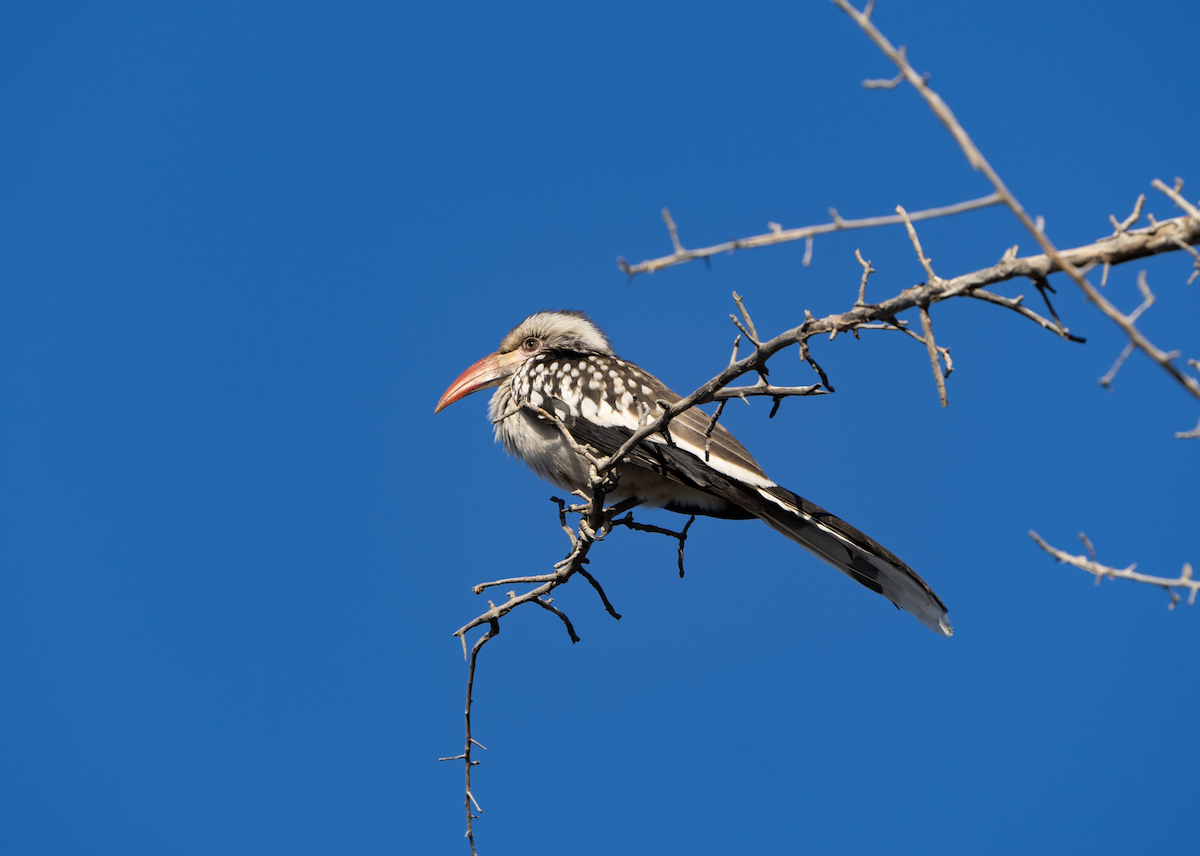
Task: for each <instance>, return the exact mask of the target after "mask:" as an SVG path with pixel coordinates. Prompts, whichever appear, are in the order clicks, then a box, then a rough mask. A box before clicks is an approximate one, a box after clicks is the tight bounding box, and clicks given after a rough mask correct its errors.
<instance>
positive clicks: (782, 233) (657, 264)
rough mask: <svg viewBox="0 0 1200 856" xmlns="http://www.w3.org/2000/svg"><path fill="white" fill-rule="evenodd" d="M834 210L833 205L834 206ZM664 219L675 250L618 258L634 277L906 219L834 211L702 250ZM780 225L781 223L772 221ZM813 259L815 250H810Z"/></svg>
mask: <svg viewBox="0 0 1200 856" xmlns="http://www.w3.org/2000/svg"><path fill="white" fill-rule="evenodd" d="M1001 201H1002V200H1001V198H1000V196H999V195H997V194H995V193H991V194H988V195H987V196H983V197H980V198H979V199H970V200H967V201H966V202H956V203H955V204H953V205H944V206H942V207H940V208H927V209H925V210H923V211H914V212H912V213H911V214H909V215H908V216H909V218H910V219H912V220H913V221H914V222H916V221H918V220H932V219H934V218H936V217H950V216H953V215H955V214H962V213H963V212H965V211H974V210H975V209H977V208H987V207H988V206H990V205H998V204H1000V202H1001ZM831 211H832V209H831ZM663 212H664V214H663V219H664V220H668V224H667V229H668V231H669V232H670V233H671V242H672V245H673V246H674V247H675V252H674V253H672V254H671V255H669V256H661V257H660V258H657V259H646V260H645V261H641V262H638V263H637V264H634V265H631V264H629V263H628V262H626V261H625V259H623V258H619V259H617V266H618V267H620V268H621V271H622V272H623V273H624V274H625V275H626V276H628V277H630V278H632V277H635V276H637V275H638V274H639V273H654V272H655V271H658V270H662V269H663V268H669V267H673V266H674V265H681V264H685V263H687V262H690V261H693V260H695V259H707V258H710V257H711V256H715V255H719V254H721V253H732V252H734V251H735V250H750V249H756V248H758V247H769V246H772V245H774V244H786V243H789V242H791V241H799V240H800V239H802V238H806V239H807V238H812V237H814V236H816V235H827V234H829V233H830V232H842V231H846V230H849V229H872V228H875V227H877V226H894V225H898V224H900V223H902V222H903V220H902V219H901V218H900V217H899V216H896V215H888V216H884V217H864V218H862V219H860V220H843V219H842V218H841V217H838V216H837V212H836V211H834V212H832V213H833V215H834V218H833V220H832V221H831V222H829V223H819V224H817V225H815V226H800V227H799V228H796V229H784V228H778V229H775V228H772V229H771V231H769V232H767V233H766V234H762V235H753V236H751V237H749V238H737V239H735V240H732V241H726V242H725V243H723V244H714V245H713V246H711V247H703V248H701V249H698V250H685V249H683V247H682V246H681V245H680V243H679V238H678V235H677V234H676V232H675V227H674V222H673V221H670V220H669V217H670V214H669V213H666V209H665V208H664V209H663ZM771 225H772V226H778V225H779V224H778V223H773V224H771ZM808 257H809V259H810V260H811V258H812V254H811V252H810V253H808Z"/></svg>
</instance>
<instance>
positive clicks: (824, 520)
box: [755, 487, 954, 636]
mask: <svg viewBox="0 0 1200 856" xmlns="http://www.w3.org/2000/svg"><path fill="white" fill-rule="evenodd" d="M758 493H759V494H761V495H762V497H763V499H765V500H767V502H766V503H764V505H763V506H762V507H761V508H758V509H755V510H756V511H757V512H758V515H759V517H761V518H762V520H763V521H764V522H765V523H766V524H767V525H768V526H770V527H771V528H772V529H774V530H775V531H777V532H779V533H781V534H782V535H784V536H786V537H787V538H789V539H791V540H792V541H795V542H796V543H797V544H799V545H800V546H801V547H803V548H804V549H806V550H808V551H809V552H810V553H812V554H813V555H814V556H816V557H817V558H818V559H821V560H822V561H824V562H826V563H828V564H830V565H832V566H833V567H835V568H837V569H838V570H839V571H841V572H842V573H843V574H845V575H846V576H848V577H850V578H851V579H852V580H854V581H856V582H858V583H861V584H862V585H864V586H866V587H867V588H869V589H871V590H872V591H874V592H877V593H879V594H881V595H883V596H884V597H886V598H887V599H888V600H890V601H891V602H892V603H894V604H895V605H896V606H897V607H899V608H900V609H903V610H904V611H905V612H908V613H911V614H912V615H913V616H914V617H916V619H917V620H918V621H920V622H921V623H922V624H924V625H925V626H926V627H928V628H929V629H930V630H932V631H933V632H935V633H938V634H940V635H942V636H950V635H951V634H952V633H953V632H954V628H953V627H951V626H950V621H949V620H948V619H947V618H946V605H945V604H944V603H942V601H941V598H939V597H938V596H937V595H936V594H934V592H933V589H931V588H930V587H929V586H928V584H926V582H925V581H924V580H923V579H921V578H920V577H919V576H918V575H917V573H916V571H914V570H913V569H912V568H910V567H909V566H908V565H906V564H905V563H904V562H903V561H901V560H900V559H899V558H898V557H896V556H895V555H894V554H893V553H892V552H891V551H890V550H888V549H887V548H886V547H884V546H883V545H882V544H879V543H878V542H877V541H875V540H873V539H872V538H870V537H868V536H867V535H864V534H863V533H862V532H860V531H858V530H857V529H855V528H854V527H853V526H851V525H850V524H849V523H847V522H846V521H844V520H842V519H840V518H838V517H835V516H834V515H832V514H830V513H829V512H828V511H826V510H825V509H823V508H820V507H819V506H816V505H813V504H812V503H811V502H809V501H808V500H806V499H804V498H803V497H801V496H797V495H796V494H794V493H792V492H791V491H790V490H787V489H786V488H782V487H770V488H759V490H758Z"/></svg>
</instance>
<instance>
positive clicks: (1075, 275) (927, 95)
mask: <svg viewBox="0 0 1200 856" xmlns="http://www.w3.org/2000/svg"><path fill="white" fill-rule="evenodd" d="M833 3H834V4H835V5H836V6H837V7H838V8H839V9H841V10H842V11H843V12H845V13H846V14H847V15H849V16H850V18H851V19H852V20H853V21H854V22H855V23H856V24H858V26H859V27H860V28H861V29H862V31H863V32H864V33H866V35H867V37H868V38H870V39H871V41H873V42H874V43H875V45H876V46H877V47H878V48H879V49H880V50H881V51H882V52H883V53H884V55H885V56H887V58H888V59H889V60H891V61H892V63H893V64H894V65H895V66H896V68H897V69H898V70H899V72H900V76H902V77H903V78H904V79H905V80H906V81H908V83H909V84H911V85H912V87H913V88H914V89H916V90H917V93H918V94H919V95H920V96H921V98H923V99H924V101H925V103H926V104H928V105H929V109H930V110H932V111H933V114H934V115H935V116H936V117H937V118H938V120H939V121H941V123H942V124H943V125H945V127H946V129H947V130H948V131H949V132H950V134H951V136H953V137H954V139H955V141H956V142H957V143H958V145H959V148H961V149H962V152H963V154H964V155H965V156H966V158H967V162H968V163H969V164H970V165H971V167H972V168H974V169H976V170H978V171H980V172H982V173H983V174H984V175H985V176H986V177H987V179H988V181H989V182H990V183H991V185H992V187H993V188H994V189H995V191H996V194H997V195H998V196H999V197H1000V199H1001V201H1002V202H1003V203H1004V204H1005V205H1006V206H1007V207H1008V209H1009V210H1010V211H1012V213H1013V215H1014V216H1015V217H1016V218H1017V219H1018V220H1019V221H1020V222H1021V225H1023V226H1024V227H1025V229H1026V230H1027V231H1028V232H1029V233H1030V234H1031V235H1033V238H1034V240H1036V241H1037V242H1038V244H1039V245H1040V246H1041V248H1042V250H1043V251H1044V252H1045V254H1046V256H1047V257H1048V258H1049V259H1050V260H1051V261H1052V262H1053V263H1054V265H1055V266H1056V268H1057V269H1058V270H1061V271H1063V272H1064V273H1066V274H1067V276H1069V277H1070V278H1071V279H1072V280H1073V281H1074V282H1075V284H1076V285H1077V286H1079V288H1080V290H1081V291H1082V292H1083V293H1084V295H1085V296H1086V297H1087V298H1088V300H1090V301H1091V302H1092V303H1093V304H1095V305H1096V307H1097V308H1099V309H1100V311H1101V312H1102V313H1103V314H1104V315H1106V316H1107V317H1108V318H1109V319H1111V320H1112V321H1113V322H1114V323H1115V324H1116V325H1117V326H1118V327H1120V328H1121V329H1122V330H1123V331H1124V332H1125V335H1126V336H1128V337H1129V341H1130V342H1131V343H1132V344H1133V345H1134V347H1135V348H1137V349H1138V350H1140V351H1142V352H1143V353H1145V354H1146V355H1147V356H1148V357H1150V359H1152V360H1154V362H1156V363H1158V364H1159V366H1161V367H1162V368H1163V370H1164V371H1166V372H1167V373H1168V374H1170V375H1171V376H1172V377H1173V378H1175V380H1176V381H1177V382H1178V383H1179V384H1180V385H1181V386H1183V388H1184V389H1186V390H1187V391H1188V392H1189V393H1190V394H1191V395H1192V396H1193V397H1194V398H1196V399H1197V400H1198V401H1200V380H1197V379H1196V378H1194V377H1192V376H1191V375H1189V374H1188V373H1187V372H1185V371H1183V370H1181V369H1180V368H1179V367H1178V366H1177V365H1175V363H1174V361H1173V360H1174V357H1173V356H1172V353H1173V352H1167V351H1164V350H1162V349H1161V348H1159V347H1158V346H1156V345H1155V344H1154V343H1153V342H1151V341H1150V340H1149V339H1148V338H1147V337H1146V336H1145V335H1144V334H1143V333H1142V332H1141V331H1140V330H1139V329H1138V328H1137V325H1136V324H1134V323H1133V322H1131V321H1130V320H1129V319H1128V317H1127V316H1125V315H1124V314H1123V313H1121V311H1120V310H1118V309H1117V308H1116V307H1115V306H1113V305H1112V303H1110V302H1109V301H1108V300H1107V299H1106V298H1105V297H1104V295H1102V294H1101V293H1100V292H1099V291H1098V290H1097V289H1096V288H1095V287H1094V286H1093V285H1092V284H1091V283H1090V282H1088V280H1087V278H1086V277H1085V276H1084V273H1083V271H1081V270H1080V269H1079V266H1078V265H1077V264H1076V263H1075V262H1074V261H1073V260H1072V259H1070V258H1069V257H1068V256H1067V254H1066V253H1061V252H1059V251H1058V249H1057V248H1056V247H1055V246H1054V244H1052V243H1051V242H1050V239H1049V238H1048V237H1047V236H1046V234H1045V228H1044V226H1045V224H1044V223H1043V221H1042V219H1041V218H1040V217H1039V218H1038V219H1037V222H1036V223H1035V222H1034V221H1033V220H1032V219H1031V218H1030V216H1029V214H1028V213H1027V212H1026V211H1025V208H1024V207H1023V206H1022V205H1021V203H1020V201H1019V200H1018V199H1017V197H1016V196H1015V195H1014V194H1013V193H1012V191H1010V190H1009V189H1008V187H1007V186H1006V185H1005V183H1004V182H1003V180H1001V178H1000V176H999V174H998V173H997V172H996V171H995V170H994V169H993V168H992V165H991V164H990V163H988V161H987V159H986V158H985V157H984V156H983V153H982V152H981V151H980V150H979V148H978V147H977V146H976V145H975V142H974V141H973V140H972V139H971V137H970V135H968V134H967V132H966V130H965V129H964V128H963V126H962V124H961V123H960V122H959V121H958V119H957V118H956V117H955V115H954V113H953V111H951V109H950V107H949V106H948V105H947V104H946V102H945V101H943V100H942V98H941V96H940V95H938V94H937V93H936V92H934V91H933V90H932V89H931V88H929V86H928V84H927V80H928V76H927V75H920V74H918V73H917V72H916V70H915V69H914V68H913V67H912V65H911V63H909V61H908V57H907V55H906V54H905V51H904V50H903V49H902V48H896V47H895V46H893V45H892V43H891V42H890V41H889V40H888V39H887V37H886V36H884V35H883V33H881V32H880V31H879V29H878V28H877V27H876V26H875V25H874V24H873V23H871V18H870V14H869V12H868V11H867V10H866V9H864V11H863V12H859V11H858V10H857V9H855V8H854V7H853V6H852V5H851V4H850V3H849V2H848V0H833ZM1151 184H1152V186H1153V187H1154V188H1155V189H1157V190H1159V191H1161V192H1162V193H1164V194H1166V195H1167V196H1168V197H1170V198H1171V199H1172V200H1173V201H1174V202H1175V204H1176V205H1178V206H1179V207H1180V208H1182V209H1183V210H1184V211H1186V212H1187V215H1188V220H1189V231H1190V232H1192V233H1194V232H1195V229H1196V227H1197V226H1198V225H1200V210H1197V208H1196V207H1195V206H1194V205H1192V204H1191V203H1189V202H1188V201H1187V200H1186V199H1184V198H1183V197H1182V195H1181V194H1180V190H1182V188H1183V182H1182V181H1181V180H1179V179H1176V181H1175V187H1174V188H1169V187H1167V186H1166V185H1165V184H1163V182H1161V181H1159V180H1158V179H1154V181H1153V182H1151ZM1138 213H1140V212H1138ZM1118 225H1119V224H1118ZM1153 225H1155V224H1154V223H1153V222H1152V223H1151V226H1153ZM1117 233H1118V236H1119V235H1120V234H1121V233H1122V230H1121V229H1119V228H1118V229H1117ZM1114 237H1116V236H1114ZM1179 242H1180V243H1184V244H1194V243H1196V241H1195V240H1190V241H1189V240H1185V239H1182V238H1180V239H1179ZM1102 261H1104V262H1105V263H1106V264H1112V262H1111V261H1109V260H1106V259H1105V260H1102Z"/></svg>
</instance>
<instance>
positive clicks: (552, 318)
mask: <svg viewBox="0 0 1200 856" xmlns="http://www.w3.org/2000/svg"><path fill="white" fill-rule="evenodd" d="M548 353H556V354H557V353H573V354H604V355H606V356H612V353H613V351H612V348H611V347H610V346H609V344H608V337H606V336H605V335H604V334H603V333H602V332H601V331H600V328H599V327H597V326H596V325H595V324H594V323H593V322H592V319H590V318H588V317H587V316H586V315H584V314H583V313H582V312H576V311H574V310H565V309H564V310H547V311H544V312H537V313H534V314H533V315H530V316H529V317H528V318H526V319H525V320H524V321H522V322H521V323H520V324H518V325H517V326H516V327H513V328H512V329H511V330H510V331H509V332H508V335H507V336H505V337H504V338H503V339H502V340H501V341H500V347H499V348H498V349H497V350H496V353H494V354H488V355H487V356H486V357H484V358H483V359H482V360H480V361H479V362H477V363H475V364H474V365H473V366H471V367H470V368H469V369H467V370H466V371H465V372H463V373H462V374H460V375H459V376H458V379H457V380H455V381H454V383H452V384H450V387H449V389H447V390H446V391H445V392H444V393H442V397H441V398H440V399H439V400H438V403H437V407H435V408H434V409H433V412H434V413H437V412H438V411H440V410H442V409H444V408H446V407H449V406H450V405H451V404H453V403H454V402H456V401H458V400H459V399H460V398H466V397H467V396H468V395H470V394H471V393H473V392H478V391H479V390H481V389H488V388H489V387H493V386H499V385H500V384H502V383H504V381H505V380H507V379H508V378H509V377H511V376H512V375H513V374H514V373H515V372H516V371H517V369H518V368H520V367H521V364H522V363H523V362H525V361H526V360H528V359H531V358H533V357H536V356H537V355H538V354H548Z"/></svg>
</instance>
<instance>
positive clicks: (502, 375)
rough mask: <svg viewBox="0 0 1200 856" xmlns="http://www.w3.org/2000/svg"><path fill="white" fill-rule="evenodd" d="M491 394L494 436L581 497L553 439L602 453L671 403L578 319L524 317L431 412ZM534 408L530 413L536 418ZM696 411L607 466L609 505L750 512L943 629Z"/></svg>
mask: <svg viewBox="0 0 1200 856" xmlns="http://www.w3.org/2000/svg"><path fill="white" fill-rule="evenodd" d="M489 387H496V391H495V393H493V394H492V402H491V407H490V409H489V416H490V417H491V420H492V422H493V424H494V425H495V430H496V439H497V440H499V441H500V442H502V443H503V444H504V448H505V450H506V451H507V452H508V453H509V454H510V455H515V456H516V457H518V458H520V459H521V460H523V461H524V462H525V463H526V464H528V465H529V466H530V467H531V468H532V469H533V471H534V472H536V473H537V474H538V475H539V476H541V477H542V478H543V479H545V480H546V481H549V482H552V483H553V484H556V485H558V486H559V487H561V488H563V489H564V490H569V491H575V490H584V491H587V490H588V462H587V461H586V460H585V459H584V458H583V457H582V456H580V455H579V454H578V453H576V452H575V451H574V450H573V449H572V448H571V446H570V444H569V443H567V441H566V439H565V438H564V437H563V435H562V432H561V430H560V428H559V426H558V424H556V423H555V422H554V420H553V419H551V418H548V415H549V414H550V413H553V414H554V415H555V416H557V418H558V420H559V421H560V422H561V423H562V425H563V426H565V427H566V429H567V430H568V431H569V432H570V434H571V436H572V437H573V438H574V440H575V442H576V444H586V445H588V446H591V447H592V448H593V449H595V450H597V451H598V452H599V453H600V454H601V455H611V454H613V453H614V452H616V451H617V449H619V448H620V446H621V444H622V443H624V442H625V440H627V439H628V438H629V437H630V435H631V434H632V433H633V432H634V431H636V430H637V429H638V428H639V427H640V425H642V424H645V420H646V419H647V418H651V419H653V418H657V417H658V416H660V415H661V414H662V412H663V409H662V407H661V405H659V404H658V402H659V401H665V402H667V403H668V404H674V403H675V402H677V401H679V400H680V396H678V395H676V394H675V393H674V392H672V391H671V390H669V389H667V387H666V386H664V385H663V383H662V382H661V381H659V380H658V378H656V377H654V376H653V375H651V374H649V373H648V372H646V371H644V370H642V369H641V368H638V367H637V366H635V365H634V364H633V363H631V362H628V361H627V360H621V359H618V358H617V356H616V355H615V354H614V353H613V350H612V347H611V346H610V345H609V343H608V338H607V337H606V336H605V335H604V334H603V333H602V332H601V331H600V328H599V327H597V326H596V325H595V324H594V323H592V321H591V319H589V318H588V317H587V316H586V315H585V314H584V313H582V312H575V311H545V312H538V313H535V314H533V315H530V316H529V317H528V318H526V319H525V320H524V321H522V322H521V323H520V324H518V325H517V326H516V327H514V328H513V329H512V330H511V331H509V333H508V335H507V336H505V337H504V339H503V340H502V341H501V342H500V348H499V349H498V350H497V351H496V353H494V354H490V355H489V356H486V357H484V358H483V359H482V360H480V361H479V362H477V363H475V364H474V365H473V366H471V367H470V368H468V369H467V370H466V371H465V372H463V373H462V374H461V375H460V376H459V377H458V379H457V380H455V381H454V383H452V384H450V388H449V389H447V390H446V392H445V393H444V394H443V395H442V397H441V399H440V400H439V401H438V403H437V407H436V408H435V409H434V412H435V413H436V412H438V411H440V410H442V409H443V408H445V407H448V406H449V405H451V404H453V403H454V402H456V401H458V400H459V399H460V398H463V397H465V396H467V395H470V394H471V393H473V392H477V391H479V390H481V389H487V388H489ZM539 411H540V412H539ZM710 424H711V420H710V418H709V417H708V415H706V414H705V413H704V412H703V411H701V410H700V409H699V408H695V407H693V408H690V409H688V410H685V411H684V412H683V413H680V414H679V415H678V416H676V417H674V418H673V419H672V420H671V421H670V423H669V424H668V426H667V434H668V435H669V438H668V437H664V436H663V434H662V433H658V434H652V435H651V436H649V437H648V438H646V440H644V441H642V442H641V443H640V444H638V446H636V447H635V448H634V449H633V450H632V451H631V452H630V454H629V455H628V457H627V458H626V460H624V461H623V462H621V463H620V464H618V465H617V467H616V468H615V470H614V471H615V474H616V476H617V484H616V487H615V488H613V489H612V491H611V492H610V493H609V496H610V497H611V498H612V499H613V500H622V499H634V500H636V501H637V502H638V503H639V504H641V505H646V506H661V507H662V508H666V509H668V510H670V511H676V512H680V513H682V514H701V515H708V516H710V517H722V518H727V519H748V518H752V517H757V518H759V519H760V520H762V521H763V522H764V523H766V524H767V525H768V526H770V527H771V528H772V529H775V530H776V531H778V532H781V533H782V534H783V535H785V536H787V537H788V538H790V539H791V540H793V541H795V542H796V543H798V544H799V545H800V546H802V547H804V548H805V549H806V550H808V551H809V552H811V553H812V554H813V555H814V556H816V557H817V558H818V559H821V560H822V561H824V562H827V563H828V564H830V565H832V566H833V567H835V568H837V569H838V570H839V571H841V572H842V573H844V574H846V575H847V576H848V577H850V578H851V579H853V580H856V581H857V582H859V583H861V584H862V585H864V586H866V587H867V588H869V589H871V590H872V591H875V592H878V593H879V594H881V595H883V596H884V597H886V598H887V599H888V600H890V601H891V602H892V603H894V604H895V605H896V606H897V607H899V608H900V609H904V610H906V611H908V612H910V613H912V614H913V615H914V616H915V617H916V618H917V620H918V621H920V622H921V623H922V624H924V625H925V626H926V627H928V628H929V629H930V630H933V631H934V632H936V633H940V634H942V635H943V636H949V635H950V634H951V633H952V632H953V631H952V628H951V627H950V622H949V621H948V620H947V619H946V606H945V604H943V603H942V601H941V600H940V599H939V598H938V596H937V595H936V594H934V592H933V589H931V588H930V587H929V586H928V585H926V583H925V581H924V580H922V579H921V578H920V577H919V576H917V574H916V572H915V571H913V569H912V568H910V567H909V566H908V565H906V564H905V563H904V562H902V561H901V560H900V559H898V558H897V557H896V556H895V555H894V554H892V553H891V552H890V551H889V550H888V549H887V548H885V547H883V546H882V545H881V544H879V543H878V542H876V541H874V540H872V539H871V538H869V537H867V536H866V535H864V534H863V533H862V532H859V531H858V530H857V529H855V528H854V527H853V526H851V525H850V524H848V523H846V522H845V521H844V520H840V519H838V518H837V517H835V516H833V515H832V514H830V513H829V512H828V511H825V510H824V509H822V508H819V507H818V506H816V505H813V504H812V503H811V502H809V501H808V500H806V499H804V498H803V497H800V496H797V495H796V494H794V493H792V492H791V491H790V490H787V489H786V488H783V487H780V486H779V485H777V484H775V482H773V481H771V479H770V478H768V477H767V474H766V473H765V472H763V470H762V468H761V467H760V466H759V465H758V463H757V462H755V460H754V458H752V457H751V456H750V453H749V452H747V451H746V449H745V448H744V447H743V446H742V444H741V443H739V442H738V441H737V439H736V438H734V436H733V435H732V434H731V433H729V431H728V430H726V429H725V427H724V426H723V425H721V424H720V423H718V424H717V425H716V426H715V430H713V431H712V434H711V440H712V442H711V447H710V448H709V450H708V454H706V453H705V445H706V437H707V434H708V432H709V428H710Z"/></svg>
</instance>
